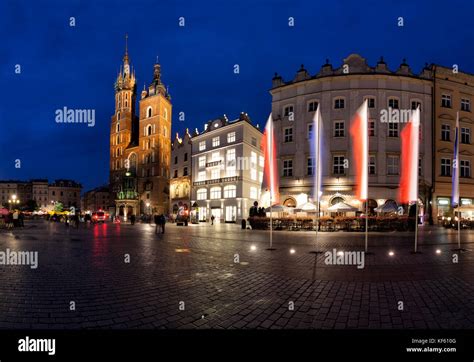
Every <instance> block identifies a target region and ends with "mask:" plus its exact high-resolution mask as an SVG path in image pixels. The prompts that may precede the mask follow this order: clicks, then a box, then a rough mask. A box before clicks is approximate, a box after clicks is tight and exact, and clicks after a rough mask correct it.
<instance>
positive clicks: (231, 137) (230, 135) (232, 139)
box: [227, 132, 235, 143]
mask: <svg viewBox="0 0 474 362" xmlns="http://www.w3.org/2000/svg"><path fill="white" fill-rule="evenodd" d="M232 142H235V132H230V133H227V143H232Z"/></svg>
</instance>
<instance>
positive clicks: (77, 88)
mask: <svg viewBox="0 0 474 362" xmlns="http://www.w3.org/2000/svg"><path fill="white" fill-rule="evenodd" d="M473 13H474V2H473V1H468V0H466V1H450V2H449V4H447V3H446V2H444V1H443V2H441V1H439V2H437V1H401V0H397V1H327V0H325V1H319V0H311V1H297V0H289V1H283V0H281V1H277V0H275V1H269V0H268V1H263V0H260V1H259V0H253V1H252V0H248V1H245V0H244V1H242V0H241V1H217V0H216V1H171V0H167V1H163V0H153V1H140V0H135V1H131V0H130V1H104V0H98V1H71V0H61V1H44V0H42V1H19V0H14V1H5V0H4V1H2V2H1V4H0V34H1V37H0V42H1V46H0V80H1V81H0V84H1V86H2V89H1V100H0V152H1V157H0V160H1V161H0V179H28V178H40V177H43V178H49V179H50V180H52V179H55V178H71V179H75V180H77V181H79V182H81V183H82V184H83V185H84V187H85V189H89V188H92V187H95V186H98V185H100V184H104V183H106V182H107V180H108V170H109V168H108V167H109V166H108V157H109V124H110V117H111V115H112V113H113V111H114V89H113V83H114V80H115V77H116V75H117V71H118V69H119V67H120V64H121V61H122V56H123V52H124V35H125V33H128V34H129V54H130V57H131V62H132V65H133V66H134V68H135V69H136V75H137V79H138V91H140V90H141V89H142V88H143V84H144V83H146V84H147V85H148V84H149V82H150V81H151V78H152V72H153V63H154V61H155V59H156V56H157V55H159V59H160V63H161V65H162V73H163V81H164V82H165V84H166V85H169V87H170V93H171V96H172V102H173V130H174V132H176V131H179V132H180V133H181V132H183V130H184V129H185V128H186V127H188V128H190V129H194V128H195V127H198V128H199V129H202V126H203V124H204V122H205V121H207V120H209V119H213V118H215V117H218V116H220V115H222V114H223V113H226V114H227V115H228V116H229V118H235V117H237V116H238V114H239V113H240V112H241V111H244V112H247V113H248V114H249V115H250V117H251V118H252V119H253V120H254V122H256V123H260V124H263V123H264V122H265V120H266V117H267V116H268V113H269V112H270V109H271V98H270V95H269V93H268V90H269V88H270V86H271V78H272V77H273V74H274V72H276V71H277V72H278V73H280V74H282V76H283V77H284V79H290V78H293V77H294V75H295V72H296V71H297V70H298V68H299V66H300V64H305V67H306V69H308V71H309V72H310V73H311V74H315V73H317V72H318V71H319V69H320V66H321V65H322V64H323V63H324V61H325V59H326V58H329V59H330V61H331V62H332V64H333V65H334V66H339V65H340V64H341V62H342V59H343V58H345V57H346V56H347V55H349V54H350V53H359V54H361V55H362V56H364V57H366V58H367V59H368V62H369V64H370V65H374V64H375V63H376V61H377V60H378V59H379V57H380V56H381V55H383V56H384V58H385V60H386V61H387V63H388V65H389V67H390V68H391V69H394V68H395V69H396V68H397V67H398V65H399V64H400V63H401V60H402V58H404V57H406V58H407V62H408V63H409V64H410V66H411V67H412V69H413V70H414V71H416V72H419V71H420V69H421V68H422V66H423V65H424V63H425V62H428V63H432V62H434V63H438V64H443V65H449V66H450V65H452V64H453V63H456V64H459V66H460V69H461V70H465V71H468V72H470V73H474V48H473V45H474V30H473V27H472V23H471V21H472V14H473ZM71 16H73V17H75V19H76V26H75V27H69V18H70V17H71ZM181 16H183V17H185V21H186V26H185V27H184V28H182V27H179V26H178V18H179V17H181ZM290 16H291V17H294V18H295V26H294V27H289V26H288V18H289V17H290ZM399 16H403V17H404V21H405V26H404V27H402V28H400V27H397V18H398V17H399ZM15 64H20V65H21V67H22V73H21V74H20V75H17V74H15V73H14V67H15ZM234 64H239V65H240V74H239V75H235V74H234V73H233V65H234ZM138 93H139V92H138ZM64 106H67V107H69V108H87V109H95V110H96V126H95V127H87V126H86V125H84V124H73V125H71V124H69V125H62V124H57V123H56V122H55V110H56V109H58V108H62V107H64ZM180 111H184V112H185V114H186V121H184V122H179V121H178V117H177V115H178V113H179V112H180ZM174 132H173V135H174ZM15 159H20V160H21V162H22V165H21V166H22V167H21V168H20V169H16V168H15V163H14V161H15Z"/></svg>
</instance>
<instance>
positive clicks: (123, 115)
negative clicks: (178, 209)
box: [110, 43, 171, 219]
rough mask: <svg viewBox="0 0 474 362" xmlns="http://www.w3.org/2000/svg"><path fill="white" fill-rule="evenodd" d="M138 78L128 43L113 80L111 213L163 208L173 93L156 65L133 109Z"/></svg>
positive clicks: (165, 207)
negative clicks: (165, 84)
mask: <svg viewBox="0 0 474 362" xmlns="http://www.w3.org/2000/svg"><path fill="white" fill-rule="evenodd" d="M135 104H136V80H135V74H134V72H133V71H132V70H131V68H130V60H129V57H128V49H127V43H126V45H125V55H124V57H123V65H122V67H121V69H120V73H119V74H118V76H117V80H116V82H115V113H114V115H113V116H112V122H111V128H110V191H111V198H110V200H113V203H114V208H115V214H116V215H119V216H123V217H124V218H125V219H127V215H130V214H132V213H133V214H135V215H141V214H145V215H147V214H153V213H167V212H168V210H169V172H170V171H169V169H170V157H171V137H170V133H171V97H170V95H169V94H168V91H167V89H166V87H165V86H164V84H163V83H162V81H161V67H160V65H159V64H158V63H157V64H155V65H154V72H153V80H152V82H151V84H150V86H149V87H148V89H143V91H142V93H141V100H140V102H139V117H137V116H136V114H135Z"/></svg>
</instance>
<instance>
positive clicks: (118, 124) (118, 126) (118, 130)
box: [117, 123, 120, 133]
mask: <svg viewBox="0 0 474 362" xmlns="http://www.w3.org/2000/svg"><path fill="white" fill-rule="evenodd" d="M118 132H120V123H117V133H118Z"/></svg>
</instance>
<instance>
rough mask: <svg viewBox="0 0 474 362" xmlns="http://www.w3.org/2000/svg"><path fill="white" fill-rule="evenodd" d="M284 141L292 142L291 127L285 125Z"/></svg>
mask: <svg viewBox="0 0 474 362" xmlns="http://www.w3.org/2000/svg"><path fill="white" fill-rule="evenodd" d="M283 131H284V142H285V143H288V142H293V127H286V128H285V129H284V130H283Z"/></svg>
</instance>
